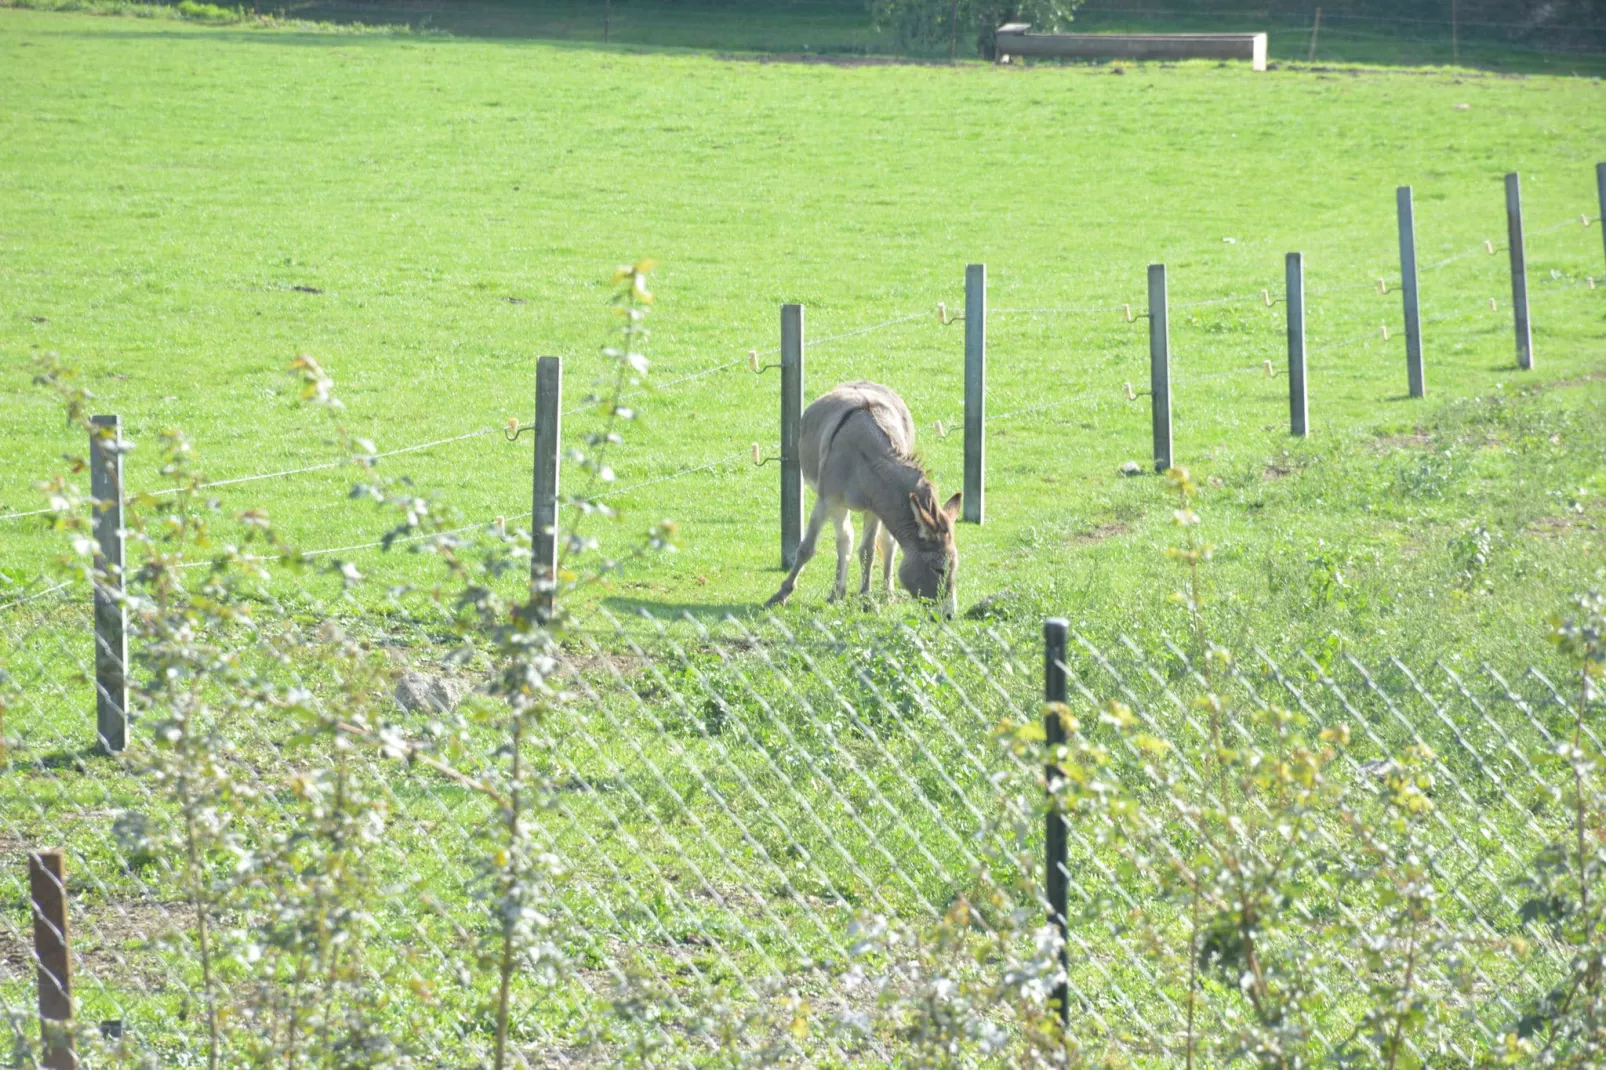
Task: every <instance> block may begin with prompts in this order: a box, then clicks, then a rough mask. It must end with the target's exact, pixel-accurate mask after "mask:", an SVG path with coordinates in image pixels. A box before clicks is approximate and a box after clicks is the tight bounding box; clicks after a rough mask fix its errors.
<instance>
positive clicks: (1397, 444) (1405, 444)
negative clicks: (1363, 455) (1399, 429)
mask: <svg viewBox="0 0 1606 1070" xmlns="http://www.w3.org/2000/svg"><path fill="white" fill-rule="evenodd" d="M1370 446H1371V448H1372V450H1373V452H1376V453H1397V452H1399V451H1400V450H1431V449H1432V448H1433V436H1432V435H1430V434H1428V433H1427V432H1426V431H1423V430H1420V429H1418V430H1416V431H1412V432H1411V433H1410V434H1409V435H1379V436H1378V437H1377V438H1374V439H1373V440H1372V441H1371V443H1370Z"/></svg>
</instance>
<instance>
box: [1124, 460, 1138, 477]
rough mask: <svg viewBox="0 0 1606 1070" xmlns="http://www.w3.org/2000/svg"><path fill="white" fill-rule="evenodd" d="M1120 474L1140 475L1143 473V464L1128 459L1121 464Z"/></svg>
mask: <svg viewBox="0 0 1606 1070" xmlns="http://www.w3.org/2000/svg"><path fill="white" fill-rule="evenodd" d="M1121 474H1122V475H1123V476H1141V475H1142V474H1143V466H1142V465H1141V464H1139V463H1138V462H1136V461H1128V462H1126V463H1125V464H1123V465H1122V466H1121Z"/></svg>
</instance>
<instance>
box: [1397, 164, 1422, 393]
mask: <svg viewBox="0 0 1606 1070" xmlns="http://www.w3.org/2000/svg"><path fill="white" fill-rule="evenodd" d="M1394 196H1395V201H1396V202H1397V204H1398V206H1399V219H1400V293H1401V295H1402V297H1403V299H1404V301H1405V379H1406V384H1407V386H1408V387H1409V391H1410V395H1411V396H1412V397H1414V398H1419V397H1423V396H1424V395H1425V394H1426V393H1427V382H1426V381H1425V379H1424V378H1423V374H1422V311H1421V306H1420V305H1419V304H1418V302H1417V293H1416V213H1415V211H1414V209H1413V206H1412V203H1411V187H1410V186H1401V187H1400V188H1399V189H1397V190H1395V191H1394Z"/></svg>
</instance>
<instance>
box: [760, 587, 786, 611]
mask: <svg viewBox="0 0 1606 1070" xmlns="http://www.w3.org/2000/svg"><path fill="white" fill-rule="evenodd" d="M791 593H792V592H791V591H777V592H775V593H774V594H773V595H771V596H770V600H769V601H768V602H765V603H764V608H765V609H774V608H775V607H776V606H778V605H781V604H783V603H784V602H785V601H786V599H787V596H788V595H790V594H791Z"/></svg>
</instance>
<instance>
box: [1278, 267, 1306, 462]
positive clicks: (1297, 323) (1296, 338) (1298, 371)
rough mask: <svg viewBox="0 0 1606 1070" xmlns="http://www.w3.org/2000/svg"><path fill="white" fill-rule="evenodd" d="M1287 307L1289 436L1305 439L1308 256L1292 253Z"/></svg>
mask: <svg viewBox="0 0 1606 1070" xmlns="http://www.w3.org/2000/svg"><path fill="white" fill-rule="evenodd" d="M1283 293H1284V301H1285V303H1286V304H1287V305H1288V433H1289V434H1291V435H1298V436H1299V437H1301V438H1303V437H1305V436H1306V435H1308V434H1309V433H1310V410H1309V408H1308V407H1307V405H1306V401H1305V256H1304V254H1303V253H1289V254H1288V266H1287V274H1286V277H1285V280H1284V283H1283Z"/></svg>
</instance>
